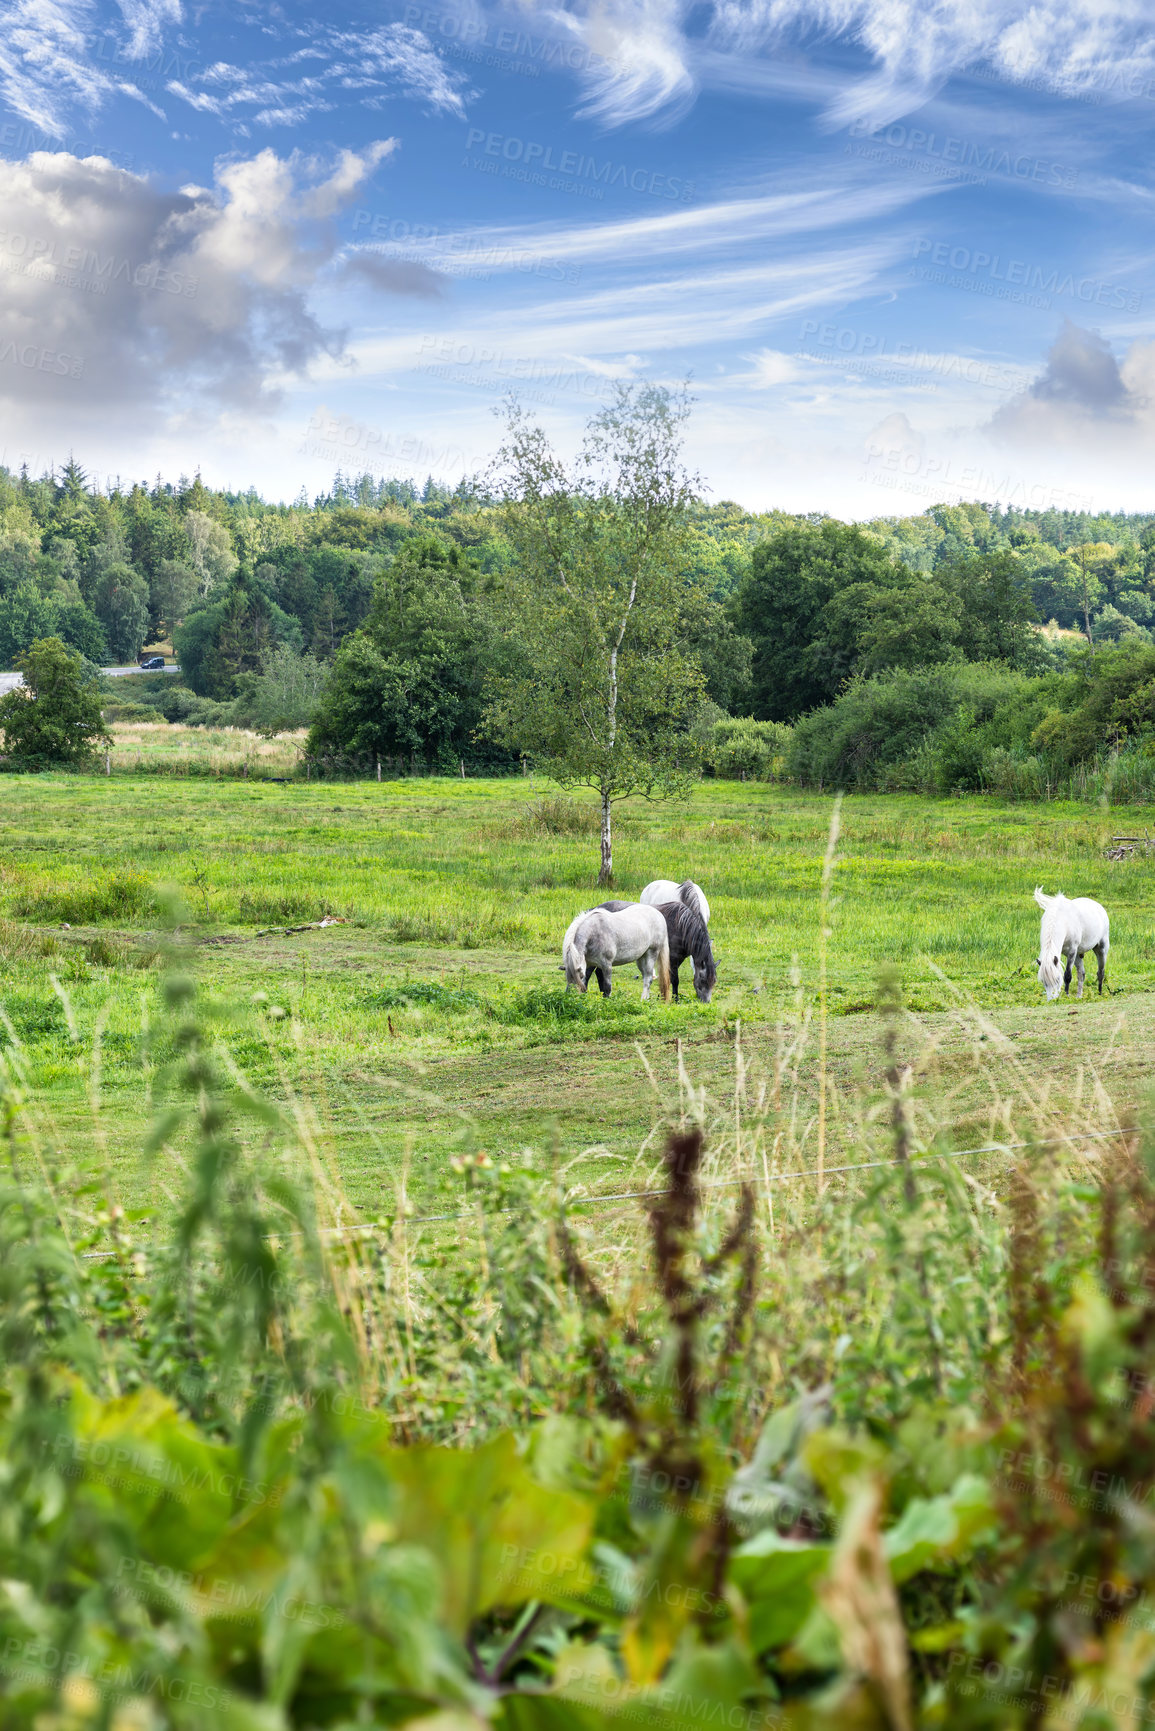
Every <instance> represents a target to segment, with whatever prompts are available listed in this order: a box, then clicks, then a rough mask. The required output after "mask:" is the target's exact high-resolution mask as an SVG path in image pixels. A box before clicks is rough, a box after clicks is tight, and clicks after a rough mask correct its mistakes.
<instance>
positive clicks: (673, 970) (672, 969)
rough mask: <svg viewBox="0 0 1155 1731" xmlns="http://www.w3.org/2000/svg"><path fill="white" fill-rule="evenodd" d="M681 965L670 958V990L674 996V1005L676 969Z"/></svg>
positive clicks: (676, 993)
mask: <svg viewBox="0 0 1155 1731" xmlns="http://www.w3.org/2000/svg"><path fill="white" fill-rule="evenodd" d="M681 965H682V964H681V962H676V961H675V960H674V959H673V957H672V956H671V957H670V990H671V992H672V993H673V994H674V1002H675V1004H676V1003H677V1001H678V969H679V968H680V967H681Z"/></svg>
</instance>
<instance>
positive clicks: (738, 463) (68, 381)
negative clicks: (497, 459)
mask: <svg viewBox="0 0 1155 1731" xmlns="http://www.w3.org/2000/svg"><path fill="white" fill-rule="evenodd" d="M319 10H320V13H321V15H320V16H318V9H315V8H313V7H308V8H306V7H304V6H300V5H296V4H287V5H263V4H256V3H247V4H246V3H244V0H242V3H240V4H238V3H236V0H233V3H232V4H229V5H215V4H204V5H197V6H195V7H194V6H192V5H187V4H185V3H184V0H119V4H106V3H104V0H7V3H5V4H0V22H2V25H3V28H2V30H0V107H2V112H0V156H2V160H0V176H2V177H3V179H4V180H5V181H6V183H7V184H6V185H5V186H4V188H3V197H2V198H0V222H2V223H5V224H6V225H7V226H5V227H3V228H2V229H0V301H2V303H3V304H2V308H0V391H2V392H3V393H4V397H5V401H4V403H3V405H2V407H3V413H4V419H3V438H2V440H0V444H2V446H3V451H2V456H0V460H3V461H6V462H8V463H10V464H12V463H19V462H20V461H21V460H27V461H28V462H29V464H30V465H31V466H32V467H33V468H34V469H39V468H40V467H43V466H45V465H47V464H50V463H53V462H55V463H60V462H62V461H63V460H65V459H66V458H67V456H68V454H69V452H70V451H75V453H76V454H77V456H78V457H79V458H80V460H81V461H83V462H84V463H86V465H87V466H88V467H89V468H91V469H93V470H95V471H96V472H97V473H98V474H99V475H101V476H106V475H120V476H122V477H124V478H130V477H135V476H138V475H140V476H144V475H149V476H151V475H153V474H155V473H157V471H162V472H164V473H165V474H167V475H169V476H175V475H177V474H179V473H181V472H182V471H183V472H191V470H192V469H193V468H195V467H196V466H197V465H198V464H199V466H200V467H201V469H202V472H203V473H204V475H205V478H206V479H207V480H210V481H212V482H214V483H217V484H229V485H233V486H237V487H243V486H247V485H249V484H253V485H255V486H256V487H258V488H259V489H260V490H261V491H262V492H264V493H265V494H266V495H267V496H270V497H293V496H295V495H296V493H297V492H298V490H299V489H300V487H301V486H304V487H305V488H306V490H307V491H308V492H309V493H312V492H314V491H316V490H318V489H320V488H322V487H324V486H326V485H327V484H328V483H329V481H330V480H331V478H332V475H333V472H334V470H335V469H336V468H337V467H338V466H340V467H342V468H343V469H345V470H346V471H347V472H354V473H355V472H359V471H361V470H365V469H367V470H369V471H370V472H372V473H374V474H378V475H392V474H403V475H406V474H413V475H416V476H418V477H419V478H423V477H424V476H425V474H427V473H432V474H434V476H435V477H436V478H437V479H438V480H441V481H445V482H447V483H449V484H453V483H455V482H456V481H457V480H459V479H461V477H462V476H463V475H464V474H469V473H472V472H475V471H477V470H479V469H481V468H483V467H484V465H485V463H486V461H487V459H488V457H489V455H490V453H491V452H492V450H493V449H494V446H495V444H496V442H497V438H498V435H499V428H500V423H499V421H498V420H497V419H496V418H495V410H500V407H501V404H502V401H503V399H504V398H505V396H506V395H507V393H508V392H510V391H511V390H513V391H516V392H517V393H518V394H519V395H520V396H521V398H522V400H523V401H524V403H525V404H526V406H527V407H528V408H530V409H531V410H533V411H534V413H536V414H537V415H538V416H539V417H540V419H541V420H542V422H543V423H544V424H545V425H546V427H547V428H548V429H549V431H550V433H551V435H552V436H553V437H554V438H555V439H556V441H557V443H558V444H559V445H560V446H561V447H562V448H563V449H567V450H568V449H571V448H572V447H573V446H574V445H575V444H576V442H577V439H578V438H579V436H580V431H581V427H582V425H583V423H584V422H585V420H586V419H587V418H588V417H589V415H590V414H591V413H593V412H595V411H596V409H597V408H598V406H599V405H600V403H601V402H602V401H604V399H605V396H606V393H607V392H608V391H609V390H610V389H611V388H612V385H613V382H614V381H615V380H617V379H632V378H643V377H646V378H657V379H663V380H668V381H669V382H671V383H677V382H679V381H681V380H683V379H686V378H689V379H690V381H691V388H692V391H693V394H694V396H695V398H696V406H695V411H694V415H693V419H692V422H691V430H690V435H689V449H688V456H689V459H690V462H691V465H692V466H693V467H694V468H695V469H697V470H698V471H699V472H700V474H701V475H702V477H703V481H704V483H705V484H706V487H707V488H708V490H709V495H710V496H711V497H713V498H714V499H727V498H731V499H736V500H738V501H739V502H740V503H742V504H744V505H747V506H750V507H757V508H767V507H770V506H780V507H783V508H786V509H792V510H827V511H831V512H833V513H835V514H837V515H841V516H847V517H850V516H855V517H866V516H872V515H876V514H881V513H900V514H907V513H912V512H917V511H920V510H923V509H925V507H926V506H927V505H929V504H932V503H934V502H936V501H937V500H939V499H958V498H974V497H979V498H983V499H988V500H991V499H999V500H1001V501H1003V502H1013V503H1019V504H1023V505H1036V506H1046V505H1049V504H1054V505H1058V506H1060V507H1066V508H1095V509H1101V508H1119V507H1125V508H1130V509H1141V508H1147V507H1148V506H1152V505H1155V487H1153V483H1152V466H1151V460H1150V459H1151V456H1152V446H1153V443H1155V440H1153V436H1152V435H1153V432H1155V343H1153V342H1152V326H1153V315H1155V271H1153V269H1152V256H1151V255H1152V222H1151V216H1152V190H1151V171H1150V167H1149V162H1150V157H1151V140H1152V136H1153V126H1152V122H1153V121H1155V43H1152V41H1151V39H1150V32H1149V30H1148V28H1147V25H1146V23H1145V20H1144V16H1143V14H1144V10H1145V9H1144V8H1143V7H1142V6H1140V5H1136V4H1127V3H1119V0H1104V3H1103V4H1093V3H1091V0H1080V3H1075V0H1052V3H1051V4H1049V5H1036V6H1030V7H1028V6H1023V5H1012V4H1007V3H1006V0H939V4H938V5H937V6H935V7H934V8H933V9H928V8H924V7H923V6H921V5H920V4H919V0H875V3H870V0H715V3H714V4H695V5H689V4H686V3H682V0H598V3H597V4H596V5H595V4H593V3H592V0H590V3H589V4H586V3H584V0H573V3H571V4H568V5H567V4H563V3H559V4H557V5H555V6H543V5H536V4H535V5H527V6H524V7H521V8H516V7H515V8H514V9H512V10H505V9H502V8H494V7H491V6H482V5H480V4H475V3H474V0H459V3H455V4H445V5H441V4H434V5H429V6H419V5H417V4H405V3H399V4H388V3H387V4H385V5H383V6H374V7H371V8H367V9H365V10H359V9H357V8H356V7H354V6H350V5H348V4H347V3H346V0H334V3H333V4H331V5H329V6H328V7H327V8H323V9H319Z"/></svg>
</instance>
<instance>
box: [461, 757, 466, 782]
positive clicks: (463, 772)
mask: <svg viewBox="0 0 1155 1731" xmlns="http://www.w3.org/2000/svg"><path fill="white" fill-rule="evenodd" d="M461 779H462V781H464V780H465V759H464V758H462V759H461Z"/></svg>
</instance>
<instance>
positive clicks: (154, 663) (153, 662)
mask: <svg viewBox="0 0 1155 1731" xmlns="http://www.w3.org/2000/svg"><path fill="white" fill-rule="evenodd" d="M140 665H141V669H142V670H143V671H144V672H145V673H156V672H158V671H159V669H160V668H162V667H163V666H164V656H163V655H150V656H148V657H147V659H146V660H144V661H142V662H141V664H140Z"/></svg>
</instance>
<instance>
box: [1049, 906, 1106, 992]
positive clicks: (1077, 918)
mask: <svg viewBox="0 0 1155 1731" xmlns="http://www.w3.org/2000/svg"><path fill="white" fill-rule="evenodd" d="M1035 900H1036V901H1037V902H1038V904H1039V906H1040V907H1041V908H1042V910H1043V925H1042V931H1041V933H1040V935H1039V984H1040V985H1041V986H1042V988H1043V990H1044V991H1045V992H1046V994H1047V1002H1048V1003H1050V1001H1051V999H1052V998H1057V997H1058V995H1059V982H1060V974H1059V963H1060V961H1061V960H1063V959H1065V960H1066V964H1067V965H1066V967H1065V969H1064V970H1063V973H1062V976H1061V978H1062V987H1063V990H1064V991H1065V992H1068V993H1069V992H1070V990H1071V964H1072V963H1074V966H1075V970H1076V972H1077V974H1078V977H1079V990H1078V992H1077V993H1076V996H1077V997H1080V998H1081V997H1082V996H1083V957H1084V956H1085V955H1086V953H1087V951H1088V950H1091V951H1093V952H1094V954H1095V956H1096V957H1097V959H1098V962H1099V996H1100V997H1102V996H1103V974H1104V972H1105V970H1106V967H1107V951H1108V950H1109V949H1110V948H1111V922H1110V920H1109V919H1108V918H1107V910H1106V908H1104V907H1102V906H1100V904H1099V903H1098V902H1093V901H1092V900H1091V899H1090V897H1089V896H1078V897H1076V898H1075V900H1074V901H1068V900H1067V898H1066V896H1064V895H1057V896H1045V895H1044V894H1043V891H1042V886H1041V885H1040V886H1039V887H1038V888H1037V889H1036V890H1035Z"/></svg>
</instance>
